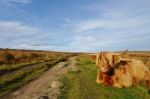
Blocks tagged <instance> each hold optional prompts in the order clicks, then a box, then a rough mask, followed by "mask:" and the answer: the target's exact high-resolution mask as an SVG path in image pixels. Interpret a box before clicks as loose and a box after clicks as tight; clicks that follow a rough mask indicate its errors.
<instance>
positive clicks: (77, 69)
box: [71, 67, 81, 73]
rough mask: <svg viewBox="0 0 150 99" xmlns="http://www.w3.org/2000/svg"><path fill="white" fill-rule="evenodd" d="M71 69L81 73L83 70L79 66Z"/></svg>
mask: <svg viewBox="0 0 150 99" xmlns="http://www.w3.org/2000/svg"><path fill="white" fill-rule="evenodd" d="M71 71H73V72H79V73H80V72H81V70H80V69H79V68H77V67H74V68H72V69H71Z"/></svg>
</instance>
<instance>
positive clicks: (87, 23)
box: [74, 17, 150, 32]
mask: <svg viewBox="0 0 150 99" xmlns="http://www.w3.org/2000/svg"><path fill="white" fill-rule="evenodd" d="M148 19H149V18H147V17H137V18H124V19H93V20H82V21H81V22H79V23H77V24H75V26H74V29H75V31H76V32H84V31H88V30H93V29H129V28H136V27H138V26H143V25H146V24H150V20H148Z"/></svg>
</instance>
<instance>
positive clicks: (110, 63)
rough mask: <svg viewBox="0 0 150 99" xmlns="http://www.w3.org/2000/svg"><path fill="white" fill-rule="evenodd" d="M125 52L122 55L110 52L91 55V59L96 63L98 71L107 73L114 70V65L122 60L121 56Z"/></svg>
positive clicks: (122, 54)
mask: <svg viewBox="0 0 150 99" xmlns="http://www.w3.org/2000/svg"><path fill="white" fill-rule="evenodd" d="M126 52H127V51H125V52H123V53H112V52H100V53H96V54H92V55H91V59H92V60H93V61H95V62H96V65H97V66H98V67H99V69H100V71H102V72H104V73H107V72H109V71H110V70H111V69H114V68H115V65H116V64H117V63H119V62H120V61H121V60H123V58H122V57H123V56H124V55H125V54H126Z"/></svg>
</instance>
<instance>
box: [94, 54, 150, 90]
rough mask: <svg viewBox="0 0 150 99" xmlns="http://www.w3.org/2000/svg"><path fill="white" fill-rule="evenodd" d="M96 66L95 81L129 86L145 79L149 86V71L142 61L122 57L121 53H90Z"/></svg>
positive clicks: (115, 85)
mask: <svg viewBox="0 0 150 99" xmlns="http://www.w3.org/2000/svg"><path fill="white" fill-rule="evenodd" d="M92 60H94V61H95V62H96V65H97V66H98V68H99V70H98V74H97V80H96V81H97V83H101V84H104V85H111V86H114V87H118V88H122V87H130V86H132V85H137V84H139V83H140V82H141V81H146V82H147V85H148V86H149V87H150V71H149V69H148V68H147V67H146V66H145V65H144V64H143V62H142V61H139V60H134V59H129V58H124V56H123V55H122V54H118V53H117V54H116V53H110V52H101V53H97V54H95V55H92Z"/></svg>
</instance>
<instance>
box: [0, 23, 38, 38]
mask: <svg viewBox="0 0 150 99" xmlns="http://www.w3.org/2000/svg"><path fill="white" fill-rule="evenodd" d="M38 32H39V29H38V28H35V27H32V26H28V25H25V24H23V23H21V22H18V21H0V35H1V37H2V36H8V35H12V36H23V35H31V34H35V33H38Z"/></svg>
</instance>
